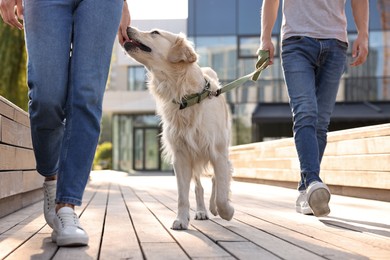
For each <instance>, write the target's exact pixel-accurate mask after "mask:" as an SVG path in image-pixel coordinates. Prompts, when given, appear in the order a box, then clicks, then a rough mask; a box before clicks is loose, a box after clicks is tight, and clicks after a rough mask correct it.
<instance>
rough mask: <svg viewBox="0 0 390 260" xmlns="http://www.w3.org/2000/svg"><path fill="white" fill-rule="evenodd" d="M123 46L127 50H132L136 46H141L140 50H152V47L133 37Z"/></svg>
mask: <svg viewBox="0 0 390 260" xmlns="http://www.w3.org/2000/svg"><path fill="white" fill-rule="evenodd" d="M123 47H124V48H125V50H126V51H130V50H132V49H134V48H139V49H140V50H142V51H145V52H151V51H152V49H151V48H149V47H148V46H146V45H145V44H143V43H142V42H140V41H137V40H135V39H131V38H130V41H127V42H125V44H124V45H123Z"/></svg>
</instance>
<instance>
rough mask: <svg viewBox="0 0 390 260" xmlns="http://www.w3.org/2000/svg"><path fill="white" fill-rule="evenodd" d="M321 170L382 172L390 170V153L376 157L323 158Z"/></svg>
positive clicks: (347, 156)
mask: <svg viewBox="0 0 390 260" xmlns="http://www.w3.org/2000/svg"><path fill="white" fill-rule="evenodd" d="M321 169H323V170H349V171H353V170H354V171H384V172H389V169H390V153H389V154H376V155H346V156H325V157H324V158H323V159H322V163H321Z"/></svg>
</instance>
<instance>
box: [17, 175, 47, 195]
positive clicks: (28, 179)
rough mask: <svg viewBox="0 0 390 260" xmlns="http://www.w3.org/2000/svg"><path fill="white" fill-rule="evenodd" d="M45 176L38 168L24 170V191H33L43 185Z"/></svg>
mask: <svg viewBox="0 0 390 260" xmlns="http://www.w3.org/2000/svg"><path fill="white" fill-rule="evenodd" d="M44 181H45V178H44V177H43V176H42V175H40V174H39V173H38V172H37V171H36V170H32V171H22V191H23V192H26V191H31V190H36V189H40V188H42V187H43V182H44Z"/></svg>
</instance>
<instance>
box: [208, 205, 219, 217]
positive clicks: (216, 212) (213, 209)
mask: <svg viewBox="0 0 390 260" xmlns="http://www.w3.org/2000/svg"><path fill="white" fill-rule="evenodd" d="M209 210H210V212H211V214H213V215H214V216H217V215H218V210H217V204H215V202H212V201H210V207H209Z"/></svg>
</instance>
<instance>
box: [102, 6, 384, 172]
mask: <svg viewBox="0 0 390 260" xmlns="http://www.w3.org/2000/svg"><path fill="white" fill-rule="evenodd" d="M281 2H282V1H281ZM261 4H262V1H260V0H189V1H188V19H187V20H181V21H172V20H171V21H169V23H168V24H165V23H164V21H160V22H157V21H149V22H146V21H144V22H143V23H140V26H141V27H143V28H141V29H146V30H150V29H152V28H163V29H167V30H170V31H173V32H179V31H181V32H184V33H186V34H187V36H188V38H189V39H190V40H191V41H192V42H193V43H194V45H195V48H196V51H197V52H198V54H199V63H200V65H201V66H209V67H212V68H213V69H214V70H215V71H216V72H217V73H218V76H219V79H220V81H221V84H222V85H224V84H226V83H228V82H231V81H233V80H235V79H237V78H239V77H241V76H243V75H246V74H248V73H250V72H252V71H253V69H254V66H255V63H256V58H257V57H256V50H257V49H258V47H259V33H260V9H261ZM346 14H347V18H348V36H349V43H350V44H349V46H350V47H349V51H348V57H349V59H352V58H351V46H352V43H353V41H354V39H355V38H356V35H357V33H356V28H355V25H354V22H353V16H352V11H351V8H350V1H347V8H346ZM281 20H282V16H281V8H280V9H279V16H278V19H277V21H276V24H275V26H274V30H273V41H274V44H275V50H276V53H275V59H274V65H272V66H269V67H268V68H267V69H266V70H265V71H264V72H263V73H262V75H261V78H260V79H259V80H258V81H257V82H251V81H249V82H247V83H245V84H243V85H242V86H241V87H238V88H235V89H234V90H232V91H230V92H228V93H226V94H225V95H226V97H227V101H228V103H229V107H230V109H231V113H232V118H233V134H232V144H233V145H238V144H245V143H250V142H256V141H262V140H269V139H275V138H283V137H290V136H292V130H291V129H292V120H291V112H290V109H289V105H288V96H287V91H286V87H285V84H284V80H283V73H282V67H281V62H280V55H279V54H280V53H279V50H280V26H281ZM165 22H166V21H165ZM152 23H153V24H152ZM174 24H175V25H174ZM133 26H137V25H135V24H134V23H133ZM369 30H370V36H369V57H368V60H367V62H366V63H365V64H364V65H363V66H360V67H354V68H353V67H348V68H347V70H346V72H345V74H344V75H343V78H342V81H341V83H340V90H339V94H338V97H337V104H336V107H335V110H334V114H333V116H332V122H331V125H330V130H338V129H345V128H351V127H357V126H364V125H373V124H379V123H386V122H390V1H386V0H370V23H369ZM117 50H118V51H117V53H116V55H117V56H118V57H117V60H116V61H115V62H114V65H113V70H112V75H111V86H112V87H111V89H110V90H109V91H107V93H106V96H107V97H108V99H107V100H106V101H105V104H106V106H105V112H109V113H111V114H112V115H113V147H114V158H113V166H114V168H115V169H117V170H125V171H128V170H164V169H170V166H169V164H166V163H164V161H163V160H162V159H161V155H160V152H159V148H160V147H159V140H158V139H159V137H158V133H159V131H160V128H159V119H158V118H157V117H156V116H154V102H153V99H152V98H151V96H150V95H149V94H148V92H147V91H146V85H145V70H144V68H143V67H142V66H140V65H139V64H137V63H135V62H129V58H125V57H124V55H123V51H121V50H120V48H117ZM121 52H122V53H121ZM124 59H126V61H124ZM115 92H116V94H114V93H115ZM115 95H116V98H113V97H114V96H115Z"/></svg>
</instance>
